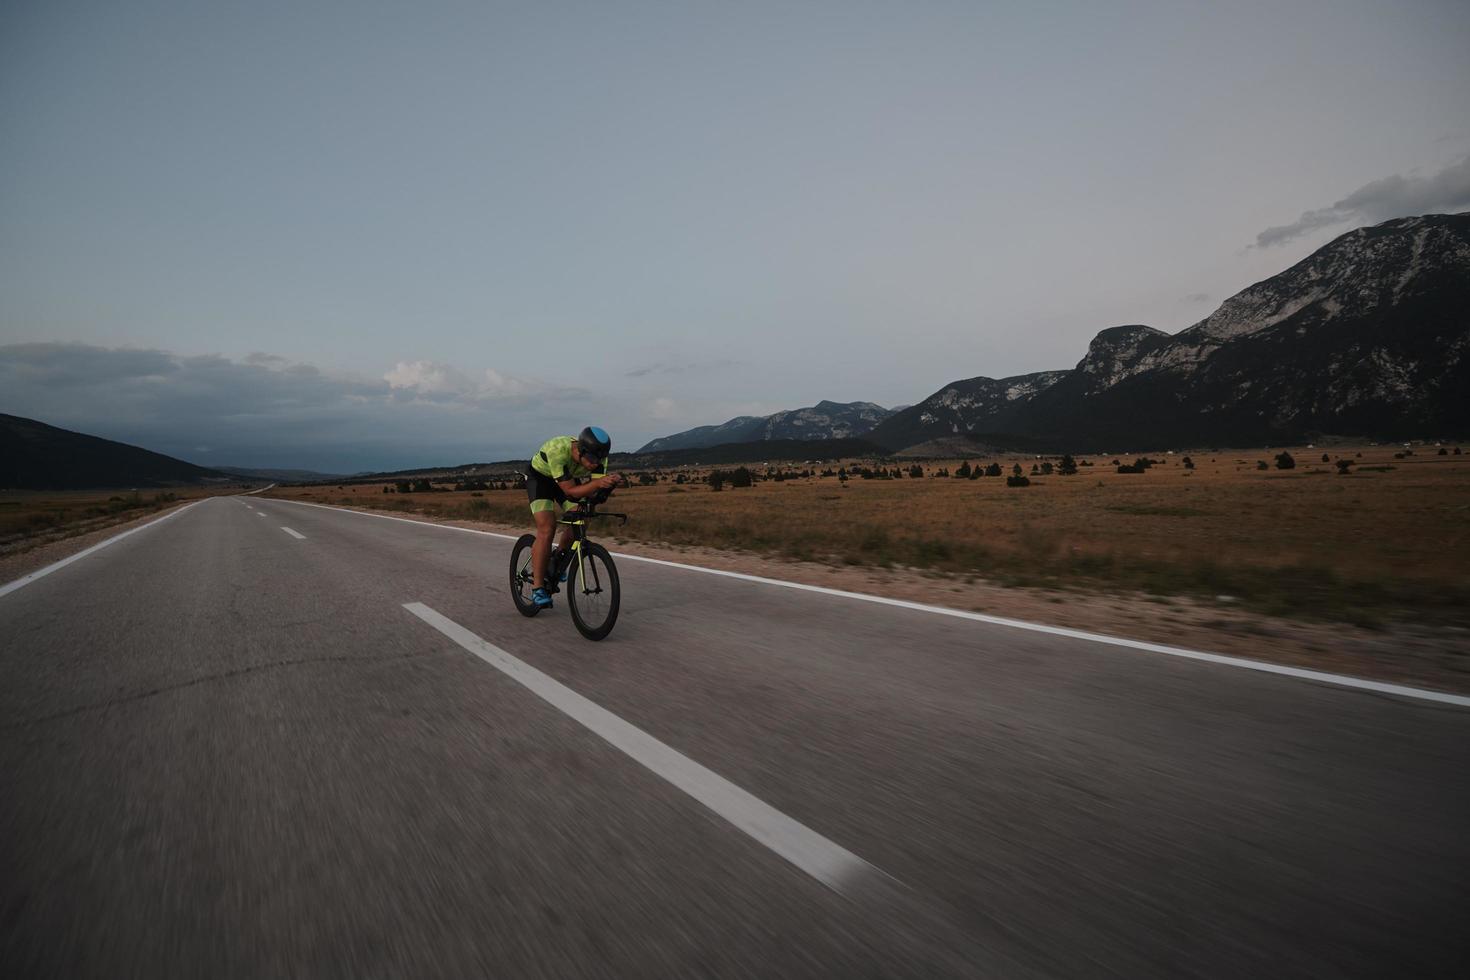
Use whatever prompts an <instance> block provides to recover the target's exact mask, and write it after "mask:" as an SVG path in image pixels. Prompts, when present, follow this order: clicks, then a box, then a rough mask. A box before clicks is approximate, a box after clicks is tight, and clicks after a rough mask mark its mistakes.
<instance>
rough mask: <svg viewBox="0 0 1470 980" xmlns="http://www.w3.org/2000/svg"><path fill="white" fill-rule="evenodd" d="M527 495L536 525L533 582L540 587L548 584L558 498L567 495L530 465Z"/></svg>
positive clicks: (532, 564)
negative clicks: (547, 564)
mask: <svg viewBox="0 0 1470 980" xmlns="http://www.w3.org/2000/svg"><path fill="white" fill-rule="evenodd" d="M526 496H527V497H528V498H529V499H530V501H531V518H532V520H533V521H534V522H535V525H536V527H535V530H536V543H535V544H534V545H532V546H531V575H532V579H531V584H532V587H533V588H537V589H539V588H542V587H544V586H545V585H546V581H545V579H546V559H547V556H549V555H550V554H551V539H552V538H553V537H554V536H555V534H556V504H557V498H558V497H563V496H565V495H564V494H563V493H562V492H561V488H560V487H558V486H557V485H556V484H555V483H553V482H552V481H551V480H550V479H549V478H547V477H545V476H542V475H541V474H540V473H537V472H536V470H535V469H534V468H530V467H528V468H527V469H526Z"/></svg>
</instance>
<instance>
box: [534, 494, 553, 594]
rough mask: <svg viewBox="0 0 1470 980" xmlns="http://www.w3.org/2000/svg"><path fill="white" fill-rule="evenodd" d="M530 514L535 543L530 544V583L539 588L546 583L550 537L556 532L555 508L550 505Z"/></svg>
mask: <svg viewBox="0 0 1470 980" xmlns="http://www.w3.org/2000/svg"><path fill="white" fill-rule="evenodd" d="M538 502H539V501H538ZM547 502H548V503H549V502H550V501H547ZM532 506H534V504H533V505H532ZM531 516H532V517H533V518H534V519H535V521H536V543H535V544H534V545H532V546H531V574H532V576H533V577H532V580H531V585H532V587H533V588H537V589H539V588H543V587H544V586H545V585H546V581H545V580H546V559H547V557H548V556H549V555H550V554H551V539H552V537H553V536H554V535H555V534H556V508H555V506H552V507H549V508H547V509H545V510H538V511H534V512H533V513H532V514H531Z"/></svg>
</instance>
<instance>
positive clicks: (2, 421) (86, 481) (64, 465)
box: [0, 415, 241, 490]
mask: <svg viewBox="0 0 1470 980" xmlns="http://www.w3.org/2000/svg"><path fill="white" fill-rule="evenodd" d="M239 482H241V480H240V477H238V476H232V475H231V474H229V473H221V472H220V471H218V470H211V469H205V468H204V467H203V466H195V465H194V464H193V463H186V462H184V461H183V460H181V459H174V458H173V457H172V456H165V455H163V454H162V453H155V452H150V451H149V450H147V449H139V448H138V447H137V446H129V445H126V444H124V443H121V442H113V441H112V440H110V439H99V438H98V437H96V436H89V435H84V434H82V433H80V432H72V431H70V430H67V429H58V428H56V427H55V426H50V425H46V424H45V423H44V422H37V421H35V420H34V419H23V418H20V417H19V416H16V415H0V489H6V490H94V489H107V490H111V489H121V488H143V487H148V488H155V487H177V486H194V485H199V484H210V483H218V484H227V483H239Z"/></svg>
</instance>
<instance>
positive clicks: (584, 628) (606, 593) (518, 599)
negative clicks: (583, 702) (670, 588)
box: [510, 490, 628, 640]
mask: <svg viewBox="0 0 1470 980" xmlns="http://www.w3.org/2000/svg"><path fill="white" fill-rule="evenodd" d="M610 492H611V491H608V490H599V491H598V492H597V493H594V494H591V495H590V496H587V497H584V498H582V503H581V505H580V506H578V507H573V508H571V509H569V510H567V511H565V512H563V513H562V515H561V516H560V517H559V518H557V521H556V522H557V523H558V524H561V525H564V526H566V527H570V528H571V529H572V534H573V537H572V546H571V548H569V549H568V550H567V552H566V554H565V556H564V558H563V560H562V561H561V562H556V561H555V560H553V561H552V562H551V564H552V566H553V567H551V568H549V569H547V571H546V576H545V577H544V578H543V579H542V581H543V582H545V583H546V591H547V592H551V593H555V592H558V591H560V588H559V587H560V585H561V576H562V572H564V571H565V572H566V574H567V581H566V593H567V605H568V606H570V607H571V610H572V622H573V623H575V624H576V626H577V632H578V633H581V634H582V635H583V636H585V637H587V639H589V640H600V639H602V638H603V637H605V636H607V634H609V633H611V632H612V628H613V624H614V623H616V622H617V621H618V595H619V593H618V568H617V566H616V565H614V564H613V560H612V555H610V554H609V553H608V550H607V549H606V548H604V547H603V546H602V545H600V544H594V543H593V542H591V541H588V540H587V523H588V522H589V521H591V520H592V519H593V518H597V517H608V518H615V519H616V520H617V521H618V523H619V526H620V527H621V526H622V525H623V524H627V523H628V515H627V514H605V513H599V512H598V510H597V508H598V506H599V505H600V504H603V503H605V502H606V501H607V498H608V495H609V494H610ZM535 544H536V535H534V534H523V535H521V536H520V538H519V539H517V541H516V543H515V547H513V548H511V549H510V597H511V599H512V600H513V601H514V602H515V605H516V609H517V610H519V611H520V614H521V615H522V616H534V615H536V614H537V613H539V612H540V611H541V607H540V606H538V605H536V604H535V603H534V602H532V601H531V591H532V589H534V588H535V586H534V585H533V584H532V583H533V582H534V581H535V574H534V573H533V571H532V569H531V555H532V554H533V552H532V548H533V547H535ZM553 554H554V551H553Z"/></svg>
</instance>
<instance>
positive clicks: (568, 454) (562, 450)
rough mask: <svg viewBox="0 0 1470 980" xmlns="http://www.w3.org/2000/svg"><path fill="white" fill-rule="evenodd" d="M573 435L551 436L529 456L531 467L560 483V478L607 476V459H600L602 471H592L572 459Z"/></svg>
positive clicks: (574, 441) (579, 478)
mask: <svg viewBox="0 0 1470 980" xmlns="http://www.w3.org/2000/svg"><path fill="white" fill-rule="evenodd" d="M576 441H577V440H576V438H575V437H574V436H553V437H552V438H550V439H547V440H546V442H544V443H542V445H541V449H540V450H538V451H537V453H536V455H534V456H532V457H531V469H533V470H535V471H536V472H537V473H540V474H541V475H542V476H549V477H551V478H552V479H553V480H555V481H557V482H558V483H560V482H561V481H562V480H571V479H577V480H582V479H586V478H587V477H591V476H607V460H603V461H602V472H601V473H594V472H592V471H591V470H589V469H588V468H587V467H585V466H579V465H578V464H577V462H576V461H575V460H573V459H572V446H573V445H575V444H576Z"/></svg>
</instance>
